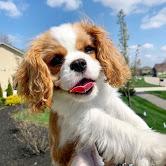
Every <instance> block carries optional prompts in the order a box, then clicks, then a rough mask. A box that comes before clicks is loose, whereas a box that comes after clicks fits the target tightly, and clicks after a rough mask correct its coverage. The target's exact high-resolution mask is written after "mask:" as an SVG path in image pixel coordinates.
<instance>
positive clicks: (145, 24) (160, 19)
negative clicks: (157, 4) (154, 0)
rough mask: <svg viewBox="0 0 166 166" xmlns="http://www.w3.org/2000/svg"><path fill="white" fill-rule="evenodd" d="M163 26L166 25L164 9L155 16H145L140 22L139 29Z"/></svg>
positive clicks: (165, 9) (165, 11)
mask: <svg viewBox="0 0 166 166" xmlns="http://www.w3.org/2000/svg"><path fill="white" fill-rule="evenodd" d="M163 25H166V7H165V8H163V9H161V10H160V11H159V12H158V13H157V14H156V15H153V16H151V17H150V16H145V17H144V18H143V20H142V24H141V28H142V29H150V28H160V27H161V26H163Z"/></svg>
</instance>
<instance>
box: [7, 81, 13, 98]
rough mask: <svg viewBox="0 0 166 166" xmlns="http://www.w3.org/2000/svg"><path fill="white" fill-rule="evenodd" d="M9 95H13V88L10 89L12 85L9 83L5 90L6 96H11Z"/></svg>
mask: <svg viewBox="0 0 166 166" xmlns="http://www.w3.org/2000/svg"><path fill="white" fill-rule="evenodd" d="M11 95H13V88H12V84H11V83H10V81H9V82H8V86H7V89H6V96H11Z"/></svg>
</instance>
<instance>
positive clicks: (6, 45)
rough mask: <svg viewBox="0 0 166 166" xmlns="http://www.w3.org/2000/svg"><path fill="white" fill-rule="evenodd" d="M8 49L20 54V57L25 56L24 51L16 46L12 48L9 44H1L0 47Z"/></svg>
mask: <svg viewBox="0 0 166 166" xmlns="http://www.w3.org/2000/svg"><path fill="white" fill-rule="evenodd" d="M1 46H2V47H6V48H9V49H12V50H14V51H16V52H17V53H19V54H20V55H23V54H24V51H22V50H20V49H18V48H16V47H14V46H11V45H9V44H6V43H0V47H1Z"/></svg>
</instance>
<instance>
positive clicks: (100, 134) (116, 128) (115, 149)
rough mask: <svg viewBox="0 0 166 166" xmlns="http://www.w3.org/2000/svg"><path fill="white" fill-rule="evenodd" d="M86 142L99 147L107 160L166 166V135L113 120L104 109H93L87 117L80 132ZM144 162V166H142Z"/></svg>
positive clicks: (146, 165) (81, 125)
mask: <svg viewBox="0 0 166 166" xmlns="http://www.w3.org/2000/svg"><path fill="white" fill-rule="evenodd" d="M76 133H78V134H79V135H80V139H81V142H82V143H85V142H86V144H89V145H93V144H94V143H96V144H97V146H98V150H99V151H100V152H101V153H102V154H103V158H104V159H106V160H107V161H109V160H111V159H114V162H115V163H116V164H118V163H123V162H126V163H133V164H134V165H135V166H152V165H157V166H164V160H166V136H165V135H161V134H158V133H155V132H153V131H151V130H142V129H138V128H136V127H134V126H133V125H130V124H129V123H127V122H124V121H121V120H118V119H115V118H112V117H110V116H109V115H108V114H106V113H104V112H103V111H102V110H98V109H91V110H90V111H89V112H87V113H86V114H85V115H84V118H82V121H81V122H80V123H79V125H78V129H77V132H76ZM140 163H141V165H140Z"/></svg>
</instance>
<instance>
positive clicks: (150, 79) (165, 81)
mask: <svg viewBox="0 0 166 166" xmlns="http://www.w3.org/2000/svg"><path fill="white" fill-rule="evenodd" d="M144 80H145V82H147V83H150V84H154V85H160V86H166V78H165V79H163V81H160V79H159V78H158V77H144Z"/></svg>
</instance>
